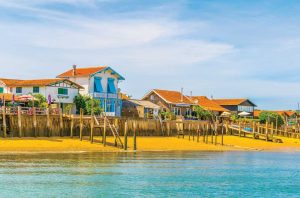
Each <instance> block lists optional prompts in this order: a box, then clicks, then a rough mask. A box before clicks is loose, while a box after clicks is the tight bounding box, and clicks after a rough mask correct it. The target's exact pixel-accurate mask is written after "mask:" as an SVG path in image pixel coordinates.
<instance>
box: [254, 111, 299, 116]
mask: <svg viewBox="0 0 300 198" xmlns="http://www.w3.org/2000/svg"><path fill="white" fill-rule="evenodd" d="M263 111H268V112H274V113H277V114H279V115H281V116H288V117H290V116H293V115H295V114H297V112H296V111H291V110H254V117H259V115H260V113H261V112H263Z"/></svg>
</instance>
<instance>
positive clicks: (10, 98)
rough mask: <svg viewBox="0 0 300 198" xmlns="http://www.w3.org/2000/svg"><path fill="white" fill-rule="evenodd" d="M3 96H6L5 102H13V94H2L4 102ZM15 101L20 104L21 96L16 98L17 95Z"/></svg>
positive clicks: (0, 96) (0, 97)
mask: <svg viewBox="0 0 300 198" xmlns="http://www.w3.org/2000/svg"><path fill="white" fill-rule="evenodd" d="M3 96H4V100H5V101H6V102H10V101H12V97H13V94H9V93H1V94H0V100H2V98H3ZM15 101H17V102H18V101H21V100H20V99H19V96H16V95H15Z"/></svg>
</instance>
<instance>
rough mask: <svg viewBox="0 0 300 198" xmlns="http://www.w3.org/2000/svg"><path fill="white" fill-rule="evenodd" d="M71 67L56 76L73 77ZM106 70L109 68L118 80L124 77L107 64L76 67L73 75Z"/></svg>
mask: <svg viewBox="0 0 300 198" xmlns="http://www.w3.org/2000/svg"><path fill="white" fill-rule="evenodd" d="M73 70H74V69H73V68H72V69H70V70H68V71H66V72H64V73H62V74H59V75H58V76H57V77H58V78H70V77H74V75H73ZM106 70H111V71H112V74H117V75H118V77H119V80H125V78H124V77H123V76H121V75H120V74H118V73H117V72H116V71H115V70H113V69H112V68H110V67H108V66H94V67H82V68H77V67H76V71H75V77H85V76H91V75H94V74H96V73H98V72H101V71H106Z"/></svg>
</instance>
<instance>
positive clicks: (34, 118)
mask: <svg viewBox="0 0 300 198" xmlns="http://www.w3.org/2000/svg"><path fill="white" fill-rule="evenodd" d="M32 115H33V131H34V137H37V129H36V126H37V120H36V108H35V107H33V108H32Z"/></svg>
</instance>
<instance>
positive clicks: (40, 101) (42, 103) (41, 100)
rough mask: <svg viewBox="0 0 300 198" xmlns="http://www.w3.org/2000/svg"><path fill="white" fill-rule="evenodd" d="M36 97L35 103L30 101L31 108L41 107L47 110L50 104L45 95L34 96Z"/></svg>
mask: <svg viewBox="0 0 300 198" xmlns="http://www.w3.org/2000/svg"><path fill="white" fill-rule="evenodd" d="M32 96H33V97H34V100H33V101H29V103H28V105H29V106H31V107H40V108H47V107H48V103H47V99H46V97H45V96H44V95H42V94H33V95H32Z"/></svg>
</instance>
